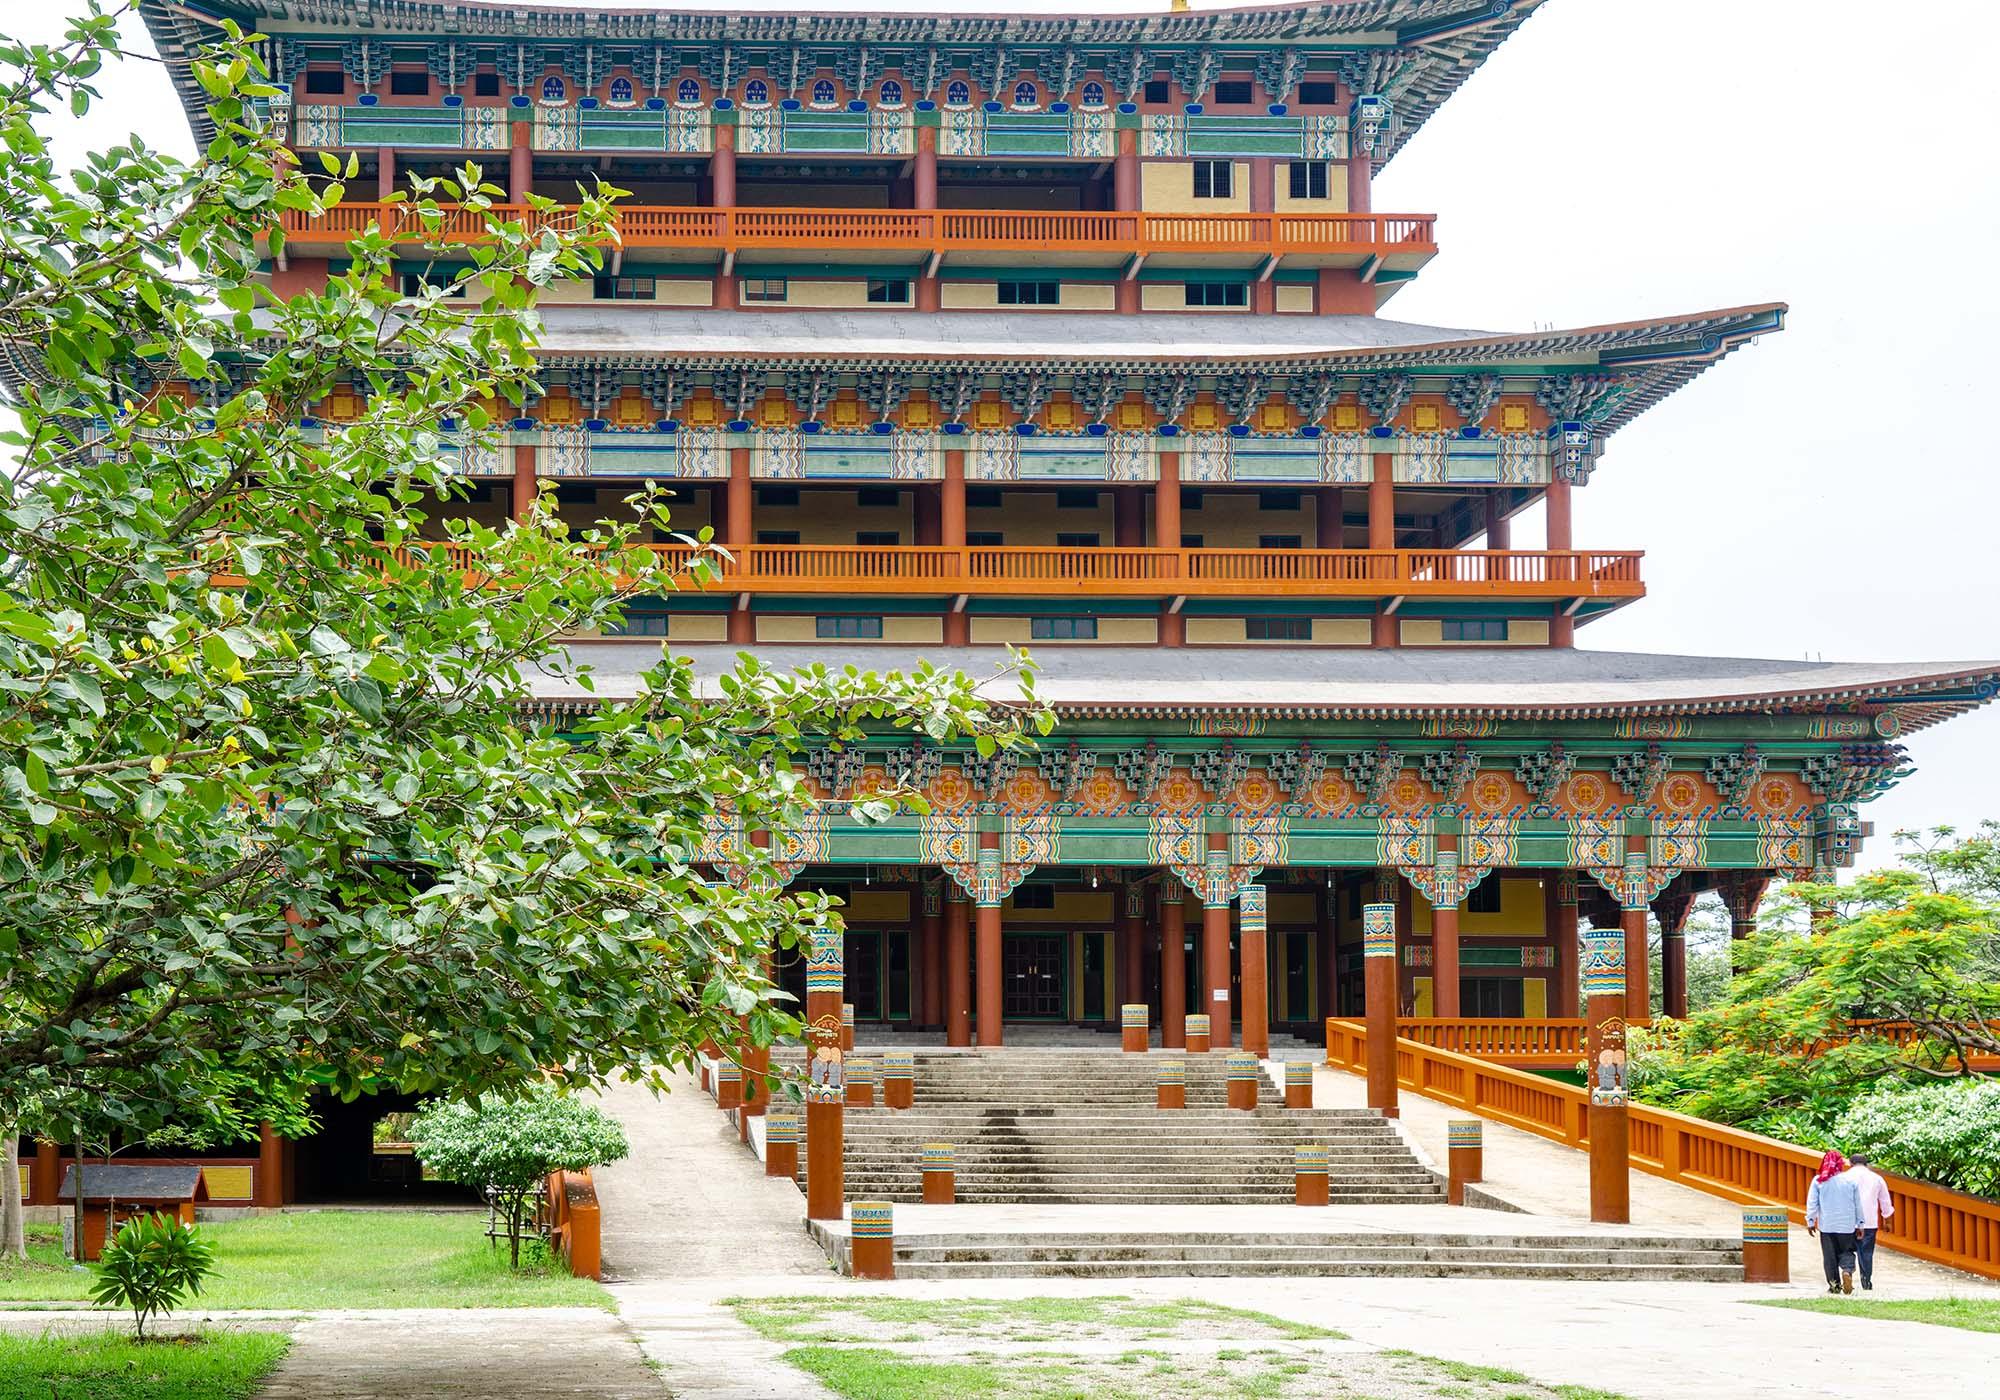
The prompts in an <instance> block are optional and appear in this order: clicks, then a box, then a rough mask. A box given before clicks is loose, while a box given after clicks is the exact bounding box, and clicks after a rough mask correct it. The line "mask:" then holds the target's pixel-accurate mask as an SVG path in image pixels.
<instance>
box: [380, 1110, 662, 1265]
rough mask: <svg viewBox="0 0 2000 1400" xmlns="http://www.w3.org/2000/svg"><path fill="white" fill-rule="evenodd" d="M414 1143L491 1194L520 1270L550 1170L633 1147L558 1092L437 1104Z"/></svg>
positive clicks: (444, 1171)
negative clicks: (527, 1234)
mask: <svg viewBox="0 0 2000 1400" xmlns="http://www.w3.org/2000/svg"><path fill="white" fill-rule="evenodd" d="M410 1142H411V1143H412V1144H413V1145H414V1146H415V1147H416V1150H417V1157H418V1158H419V1159H420V1160H421V1161H422V1162H423V1164H424V1165H425V1166H426V1167H429V1168H430V1169H431V1170H432V1171H433V1172H435V1173H437V1174H438V1175H439V1176H441V1177H443V1178H444V1179H445V1180H447V1181H456V1182H458V1183H460V1184H461V1185H464V1186H473V1187H477V1188H478V1189H479V1190H481V1191H483V1192H485V1193H486V1199H487V1201H488V1203H489V1204H491V1206H492V1207H493V1209H494V1210H495V1211H496V1212H498V1214H499V1217H500V1220H501V1222H502V1224H503V1225H504V1226H505V1227H506V1233H507V1254H508V1263H509V1264H510V1265H511V1266H512V1267H514V1268H516V1269H518V1268H520V1267H521V1237H522V1235H523V1234H524V1233H525V1232H526V1230H527V1228H528V1226H529V1224H530V1223H531V1221H532V1220H533V1217H534V1210H535V1200H536V1197H537V1196H539V1195H540V1193H541V1191H542V1188H543V1183H544V1182H546V1181H547V1179H548V1176H549V1173H551V1172H557V1171H572V1172H574V1171H582V1170H584V1169H585V1168H586V1167H595V1166H602V1165H604V1164H605V1163H607V1162H616V1161H620V1160H622V1159H623V1158H624V1157H625V1155H626V1153H627V1152H628V1151H629V1149H628V1148H627V1147H626V1144H625V1130H624V1129H623V1128H621V1127H619V1126H618V1124H617V1122H616V1121H615V1120H613V1119H611V1118H609V1117H607V1116H605V1114H604V1112H603V1111H602V1110H601V1109H599V1108H597V1107H596V1106H594V1105H592V1104H587V1103H583V1102H581V1101H580V1100H578V1099H577V1098H575V1097H574V1096H573V1095H570V1094H566V1093H562V1092H559V1091H556V1090H553V1089H537V1090H532V1091H530V1092H528V1093H526V1094H523V1095H521V1096H520V1097H517V1098H513V1099H500V1098H494V1097H492V1096H490V1095H489V1096H487V1097H485V1098H481V1099H479V1100H478V1101H477V1102H474V1103H467V1102H464V1101H462V1100H450V1101H447V1102H440V1103H434V1104H431V1105H429V1106H428V1107H426V1108H425V1109H424V1110H423V1111H422V1112H421V1113H419V1114H418V1115H417V1116H416V1118H415V1120H414V1121H413V1122H412V1123H411V1124H410Z"/></svg>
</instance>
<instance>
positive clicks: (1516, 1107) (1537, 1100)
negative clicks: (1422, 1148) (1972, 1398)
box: [1326, 1020, 2000, 1278]
mask: <svg viewBox="0 0 2000 1400" xmlns="http://www.w3.org/2000/svg"><path fill="white" fill-rule="evenodd" d="M1367 1056H1368V1032H1367V1028H1366V1027H1365V1026H1363V1025H1362V1023H1361V1022H1359V1021H1343V1020H1331V1021H1328V1022H1327V1039H1326V1060H1327V1063H1328V1064H1330V1065H1333V1066H1336V1067H1338V1068H1341V1069H1345V1070H1348V1071H1351V1072H1352V1073H1355V1074H1366V1073H1367ZM1396 1082H1397V1083H1398V1084H1399V1085H1401V1086H1402V1087H1403V1088H1405V1089H1408V1090H1409V1091H1410V1092H1412V1093H1416V1094H1422V1095H1423V1096H1424V1097H1425V1098H1428V1099H1436V1100H1438V1101H1439V1102H1441V1103H1447V1104H1450V1105H1451V1106H1452V1107H1454V1108H1459V1109H1463V1110H1465V1111H1467V1112H1470V1113H1476V1114H1478V1115H1480V1116H1481V1117H1483V1118H1491V1119H1493V1120H1494V1121H1495V1122H1499V1123H1505V1124H1506V1125H1507V1126H1509V1127H1513V1128H1519V1129H1520V1130H1521V1131H1523V1132H1527V1133H1534V1134H1535V1135H1536V1136H1538V1137H1545V1138H1550V1139H1553V1140H1554V1141H1556V1142H1560V1143H1566V1144H1567V1145H1569V1146H1571V1147H1579V1148H1581V1147H1587V1146H1588V1145H1589V1143H1590V1135H1589V1131H1588V1121H1589V1120H1588V1108H1589V1095H1588V1094H1587V1093H1586V1092H1585V1091H1584V1090H1583V1089H1581V1088H1578V1087H1576V1086H1574V1085H1570V1084H1563V1083H1559V1082H1558V1081H1556V1080H1553V1079H1544V1078H1542V1077H1541V1076H1540V1075H1536V1074H1531V1073H1529V1072H1528V1071H1526V1070H1519V1069H1509V1068H1507V1067H1505V1066H1502V1065H1496V1064H1491V1063H1488V1062H1486V1061H1484V1060H1478V1059H1474V1058H1472V1057H1471V1056H1469V1055H1458V1054H1453V1053H1452V1052H1451V1051H1449V1050H1438V1049H1434V1048H1433V1047H1431V1046H1428V1045H1421V1044H1418V1043H1417V1042H1416V1041H1414V1040H1409V1039H1402V1038H1399V1039H1398V1040H1397V1041H1396ZM1630 1122H1631V1134H1632V1165H1633V1166H1635V1167H1637V1168H1639V1169H1640V1170H1641V1171H1644V1172H1649V1173H1651V1174H1652V1175H1654V1176H1660V1177H1665V1178H1666V1179H1667V1180H1669V1181H1675V1182H1679V1183H1680V1184H1681V1185H1683V1186H1689V1187H1692V1188H1694V1189H1695V1190H1697V1191H1703V1192H1706V1193H1708V1194H1709V1195H1711V1196H1720V1197H1722V1198H1723V1199H1724V1200H1729V1201H1735V1202H1737V1203H1738V1204H1740V1205H1769V1206H1777V1207H1782V1208H1783V1209H1784V1210H1785V1211H1786V1212H1787V1213H1788V1214H1789V1215H1790V1216H1791V1218H1792V1219H1793V1220H1796V1221H1800V1222H1803V1221H1804V1218H1805V1199H1806V1185H1807V1183H1808V1182H1810V1181H1811V1180H1812V1177H1813V1171H1814V1169H1815V1168H1816V1167H1817V1166H1818V1165H1819V1155H1820V1154H1819V1153H1818V1152H1817V1151H1814V1150H1813V1149H1811V1148H1807V1147H1798V1146H1795V1145H1794V1144H1792V1143H1789V1142H1779V1141H1778V1140H1777V1139H1775V1138H1767V1137H1760V1136H1758V1135H1757V1134H1756V1133H1746V1132H1743V1131H1741V1130H1740V1129H1737V1128H1728V1127H1724V1126H1723V1125H1721V1124H1720V1123H1709V1122H1705V1121H1703V1120H1702V1119H1699V1118H1689V1117H1687V1116H1685V1115H1683V1114H1679V1113H1670V1112H1668V1111H1667V1110H1665V1109H1662V1108H1652V1107H1649V1106H1647V1105H1645V1104H1636V1103H1635V1104H1633V1105H1632V1106H1631V1109H1630ZM1886 1179H1887V1181H1888V1183H1889V1195H1890V1198H1891V1199H1892V1200H1893V1201H1894V1202H1895V1205H1896V1213H1895V1214H1894V1215H1893V1216H1891V1217H1890V1218H1889V1219H1887V1220H1885V1221H1883V1222H1882V1234H1881V1242H1882V1243H1883V1244H1885V1245H1887V1246H1888V1247H1889V1248H1891V1249H1896V1250H1901V1251H1902V1252H1903V1253H1905V1254H1913V1255H1915V1256H1916V1257H1918V1258H1919V1259H1928V1260H1930V1261H1931V1262H1932V1263H1934V1264H1943V1265H1945V1266H1946V1267H1948V1268H1953V1269H1963V1270H1965V1271H1966V1272H1967V1273H1974V1274H1982V1275H1984V1276H1985V1277H1987V1278H2000V1202H1996V1201H1988V1200H1983V1199H1981V1198H1980V1197H1978V1196H1967V1195H1964V1194H1962V1193H1960V1192H1957V1191H1949V1190H1946V1189H1945V1188H1944V1187H1942V1186H1932V1185H1930V1184H1928V1183H1926V1182H1921V1181H1911V1180H1910V1179H1908V1178H1907V1177H1900V1176H1889V1177H1887V1178H1886Z"/></svg>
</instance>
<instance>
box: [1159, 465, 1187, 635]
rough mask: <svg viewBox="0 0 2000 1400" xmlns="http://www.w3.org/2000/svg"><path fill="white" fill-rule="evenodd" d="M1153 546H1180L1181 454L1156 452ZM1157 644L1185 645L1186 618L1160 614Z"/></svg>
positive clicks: (1166, 547) (1171, 614)
mask: <svg viewBox="0 0 2000 1400" xmlns="http://www.w3.org/2000/svg"><path fill="white" fill-rule="evenodd" d="M1153 547H1154V548H1155V549H1179V548H1180V547H1181V454H1180V453H1178V452H1162V453H1160V481H1159V484H1158V485H1157V486H1155V487H1154V488H1153ZM1160 645H1161V646H1163V647H1178V646H1186V645H1187V617H1186V616H1185V615H1184V614H1182V613H1178V612H1174V611H1172V610H1171V609H1170V610H1168V611H1165V612H1162V613H1161V614H1160Z"/></svg>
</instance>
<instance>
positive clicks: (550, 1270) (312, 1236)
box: [0, 1210, 611, 1400]
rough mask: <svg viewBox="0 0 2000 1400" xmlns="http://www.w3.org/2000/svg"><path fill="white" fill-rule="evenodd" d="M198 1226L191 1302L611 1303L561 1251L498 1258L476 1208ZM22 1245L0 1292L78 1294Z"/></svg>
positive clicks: (1, 1296)
mask: <svg viewBox="0 0 2000 1400" xmlns="http://www.w3.org/2000/svg"><path fill="white" fill-rule="evenodd" d="M201 1228H202V1232H203V1233H204V1234H205V1235H207V1236H208V1237H209V1238H210V1239H212V1240H214V1241H215V1246H216V1276H215V1278H214V1279H213V1280H212V1281H211V1282H210V1283H209V1285H208V1286H207V1287H206V1288H204V1289H203V1290H202V1295H201V1297H200V1298H199V1299H196V1300H195V1305H196V1306H200V1307H208V1308H286V1309H291V1308H296V1309H300V1310H311V1309H319V1308H471V1307H478V1308H542V1307H566V1306H568V1307H595V1308H604V1309H606V1310H607V1311H608V1310H609V1309H610V1307H611V1299H610V1295H609V1294H607V1293H606V1292H605V1291H604V1289H603V1288H602V1287H600V1286H599V1285H598V1284H597V1283H596V1281H594V1280H592V1279H581V1278H572V1277H571V1276H570V1274H569V1272H568V1270H566V1269H565V1268H564V1267H563V1264H562V1261H561V1260H560V1259H554V1260H549V1259H543V1260H540V1261H539V1262H538V1263H536V1264H534V1265H533V1266H524V1267H523V1268H522V1269H521V1270H520V1272H518V1273H516V1272H514V1271H513V1270H511V1269H509V1268H508V1267H507V1256H506V1253H505V1250H504V1249H501V1250H496V1249H493V1248H491V1247H490V1246H489V1245H488V1244H487V1243H486V1237H485V1217H483V1216H480V1215H475V1214H448V1213H443V1212H426V1211H338V1210H325V1211H300V1212H293V1213H286V1214H275V1215H255V1216H248V1217H246V1218H244V1219H241V1220H224V1221H216V1222H214V1223H211V1224H204V1225H203V1226H202V1227H201ZM28 1255H29V1262H28V1263H27V1264H25V1265H21V1264H15V1265H10V1266H0V1301H4V1302H68V1301H74V1300H77V1299H81V1298H84V1297H86V1296H87V1295H88V1292H89V1280H90V1275H89V1274H88V1273H80V1272H78V1271H77V1270H76V1269H75V1268H74V1267H72V1266H71V1265H70V1264H69V1263H67V1262H66V1261H65V1260H63V1258H62V1257H61V1246H60V1241H59V1239H58V1238H56V1237H55V1236H54V1235H53V1232H50V1231H48V1230H46V1229H41V1230H37V1231H36V1232H35V1235H34V1237H33V1238H31V1240H30V1242H29V1246H28ZM37 1400H48V1397H47V1395H46V1394H44V1395H42V1396H38V1397H37Z"/></svg>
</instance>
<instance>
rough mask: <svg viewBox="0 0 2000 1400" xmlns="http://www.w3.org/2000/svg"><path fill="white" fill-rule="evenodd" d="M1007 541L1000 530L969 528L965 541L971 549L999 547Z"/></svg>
mask: <svg viewBox="0 0 2000 1400" xmlns="http://www.w3.org/2000/svg"><path fill="white" fill-rule="evenodd" d="M1006 542H1007V541H1006V539H1005V538H1004V537H1003V536H1002V534H1001V532H1000V531H998V530H967V531H966V532H965V543H966V547H967V548H969V549H998V548H1000V546H1001V545H1003V544H1005V543H1006Z"/></svg>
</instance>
